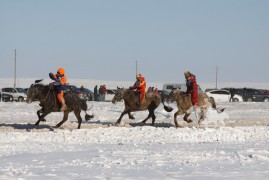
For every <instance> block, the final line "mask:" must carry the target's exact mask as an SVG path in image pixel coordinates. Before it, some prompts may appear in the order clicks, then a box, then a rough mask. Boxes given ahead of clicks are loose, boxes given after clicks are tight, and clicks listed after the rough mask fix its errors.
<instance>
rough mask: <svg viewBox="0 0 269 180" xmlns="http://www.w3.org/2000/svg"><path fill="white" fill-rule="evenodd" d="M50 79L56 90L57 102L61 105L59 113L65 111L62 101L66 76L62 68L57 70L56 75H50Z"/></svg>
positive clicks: (63, 101)
mask: <svg viewBox="0 0 269 180" xmlns="http://www.w3.org/2000/svg"><path fill="white" fill-rule="evenodd" d="M49 76H50V78H51V79H52V80H54V81H55V82H54V83H53V84H54V86H56V89H57V98H58V101H59V102H60V103H61V105H62V106H61V109H60V111H65V110H66V109H67V107H66V104H65V100H64V97H63V95H64V90H65V89H66V76H65V72H64V69H63V68H59V69H58V71H57V74H53V73H50V74H49Z"/></svg>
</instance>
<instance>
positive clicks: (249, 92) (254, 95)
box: [242, 88, 269, 102]
mask: <svg viewBox="0 0 269 180" xmlns="http://www.w3.org/2000/svg"><path fill="white" fill-rule="evenodd" d="M242 91H243V94H244V95H243V98H244V101H248V102H252V101H255V102H269V95H268V94H264V93H263V92H262V91H261V90H259V89H251V88H244V89H243V90H242Z"/></svg>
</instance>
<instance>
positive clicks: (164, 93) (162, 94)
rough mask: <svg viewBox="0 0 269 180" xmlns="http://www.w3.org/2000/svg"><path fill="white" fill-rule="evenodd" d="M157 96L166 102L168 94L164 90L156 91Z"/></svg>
mask: <svg viewBox="0 0 269 180" xmlns="http://www.w3.org/2000/svg"><path fill="white" fill-rule="evenodd" d="M158 92H159V94H160V95H161V96H162V97H163V100H164V101H166V99H167V98H168V96H169V92H168V91H166V90H158Z"/></svg>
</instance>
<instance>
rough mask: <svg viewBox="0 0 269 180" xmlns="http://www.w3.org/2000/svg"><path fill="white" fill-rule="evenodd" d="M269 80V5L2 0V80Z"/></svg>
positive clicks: (255, 0) (216, 0)
mask: <svg viewBox="0 0 269 180" xmlns="http://www.w3.org/2000/svg"><path fill="white" fill-rule="evenodd" d="M14 49H16V50H17V76H18V77H34V78H44V77H46V78H47V77H48V73H49V72H56V71H57V68H58V67H63V68H65V69H66V75H67V77H68V78H85V79H98V80H131V81H132V80H135V62H136V61H138V71H139V73H142V74H143V75H144V76H145V78H146V80H147V81H164V82H182V81H184V76H183V73H184V71H186V70H190V71H191V72H192V73H193V74H195V75H196V76H197V79H198V81H200V82H214V81H215V72H216V67H217V66H218V67H219V74H218V75H219V81H222V82H267V81H268V79H269V71H268V70H269V1H268V0H222V1H221V0H186V1H183V0H132V1H131V0H95V1H93V0H92V1H91V0H76V1H74V0H45V1H41V0H0V63H1V64H0V77H13V74H14V70H13V66H14Z"/></svg>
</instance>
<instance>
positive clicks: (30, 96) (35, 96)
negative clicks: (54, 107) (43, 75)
mask: <svg viewBox="0 0 269 180" xmlns="http://www.w3.org/2000/svg"><path fill="white" fill-rule="evenodd" d="M41 81H42V80H36V81H35V84H32V85H31V86H30V88H29V90H28V92H27V98H26V103H28V104H29V103H31V102H33V101H36V100H39V99H40V96H41V93H42V91H41V90H42V89H43V88H44V87H45V86H44V85H43V84H39V83H40V82H41Z"/></svg>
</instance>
